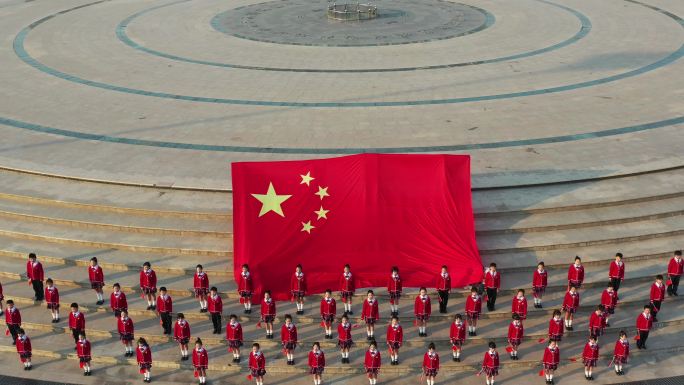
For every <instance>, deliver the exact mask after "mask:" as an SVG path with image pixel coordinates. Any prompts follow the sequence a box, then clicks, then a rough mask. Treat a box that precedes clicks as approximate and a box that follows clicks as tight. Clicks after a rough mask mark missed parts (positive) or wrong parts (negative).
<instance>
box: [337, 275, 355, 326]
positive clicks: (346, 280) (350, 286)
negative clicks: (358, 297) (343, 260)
mask: <svg viewBox="0 0 684 385" xmlns="http://www.w3.org/2000/svg"><path fill="white" fill-rule="evenodd" d="M355 290H356V286H355V284H354V277H353V276H352V273H351V267H349V264H346V265H344V271H342V277H340V296H341V297H342V302H343V303H344V312H345V313H347V314H354V313H353V312H352V298H353V297H354V291H355Z"/></svg>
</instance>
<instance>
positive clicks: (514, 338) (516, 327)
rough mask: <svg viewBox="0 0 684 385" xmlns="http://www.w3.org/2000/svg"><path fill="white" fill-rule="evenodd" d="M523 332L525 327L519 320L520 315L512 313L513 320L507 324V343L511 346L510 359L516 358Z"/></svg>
mask: <svg viewBox="0 0 684 385" xmlns="http://www.w3.org/2000/svg"><path fill="white" fill-rule="evenodd" d="M524 334H525V329H524V327H523V324H522V322H521V321H520V316H519V315H517V314H515V313H513V320H512V321H511V323H510V324H509V325H508V344H509V345H510V347H511V360H517V359H518V347H519V346H520V344H521V343H522V339H523V335H524Z"/></svg>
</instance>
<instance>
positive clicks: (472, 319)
mask: <svg viewBox="0 0 684 385" xmlns="http://www.w3.org/2000/svg"><path fill="white" fill-rule="evenodd" d="M465 311H466V318H467V320H468V335H469V336H471V337H474V336H476V335H477V320H478V319H480V313H481V312H482V298H481V297H480V295H479V294H478V293H477V289H476V288H475V287H473V288H471V289H470V296H468V298H466V303H465Z"/></svg>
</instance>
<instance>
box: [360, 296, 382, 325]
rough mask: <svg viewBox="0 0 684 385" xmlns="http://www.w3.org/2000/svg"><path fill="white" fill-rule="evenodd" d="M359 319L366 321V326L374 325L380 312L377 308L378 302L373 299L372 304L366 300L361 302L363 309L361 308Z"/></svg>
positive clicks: (378, 318)
mask: <svg viewBox="0 0 684 385" xmlns="http://www.w3.org/2000/svg"><path fill="white" fill-rule="evenodd" d="M361 319H362V320H364V321H366V323H367V324H374V323H376V322H378V321H379V320H380V311H379V308H378V300H377V299H375V298H373V301H372V302H369V301H368V298H366V299H365V300H364V301H363V307H362V308H361Z"/></svg>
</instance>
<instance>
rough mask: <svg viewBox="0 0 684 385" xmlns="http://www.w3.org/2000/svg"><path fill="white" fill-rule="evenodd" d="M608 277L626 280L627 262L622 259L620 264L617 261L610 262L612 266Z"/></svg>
mask: <svg viewBox="0 0 684 385" xmlns="http://www.w3.org/2000/svg"><path fill="white" fill-rule="evenodd" d="M608 278H613V279H619V280H620V281H624V280H625V263H624V262H622V261H620V264H618V263H617V262H616V261H613V262H611V263H610V268H609V270H608Z"/></svg>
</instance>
